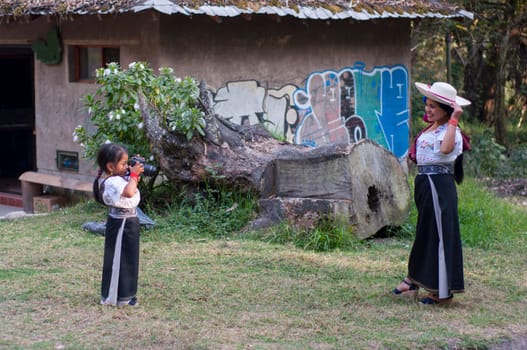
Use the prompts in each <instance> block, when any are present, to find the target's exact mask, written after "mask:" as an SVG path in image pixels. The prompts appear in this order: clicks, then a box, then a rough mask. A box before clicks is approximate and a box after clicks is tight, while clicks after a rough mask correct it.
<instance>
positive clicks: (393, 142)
mask: <svg viewBox="0 0 527 350" xmlns="http://www.w3.org/2000/svg"><path fill="white" fill-rule="evenodd" d="M365 66H366V65H365V64H364V63H362V62H357V63H355V64H354V65H353V66H352V67H346V68H342V69H341V70H338V71H334V70H326V71H322V72H313V73H311V74H310V75H309V76H308V77H307V79H306V83H305V85H304V87H297V86H295V85H293V84H286V85H284V86H281V87H279V88H278V89H276V88H269V87H265V86H262V85H261V84H260V83H259V82H258V81H255V80H244V81H235V82H229V83H227V84H226V85H225V86H223V87H221V88H219V89H218V90H217V91H216V92H213V99H212V105H213V108H214V110H215V112H216V113H218V114H219V115H221V116H223V117H224V118H226V119H228V120H230V121H232V122H234V123H237V124H255V123H263V124H264V125H266V127H267V128H268V129H270V130H272V131H273V132H275V133H278V134H282V135H283V136H284V137H285V138H286V139H287V140H289V141H291V142H294V143H298V144H305V145H310V146H313V147H314V146H320V145H324V144H330V143H353V142H357V141H359V140H360V139H363V138H369V139H372V140H374V141H376V142H377V143H379V144H380V145H382V146H384V147H385V148H386V149H388V150H390V151H391V152H393V153H394V154H395V155H396V156H397V157H399V158H402V157H404V156H405V155H406V154H407V152H408V141H409V140H408V137H409V126H408V115H409V107H408V72H407V70H406V68H405V67H404V66H402V65H394V66H377V67H374V68H373V69H372V70H371V71H367V70H365Z"/></svg>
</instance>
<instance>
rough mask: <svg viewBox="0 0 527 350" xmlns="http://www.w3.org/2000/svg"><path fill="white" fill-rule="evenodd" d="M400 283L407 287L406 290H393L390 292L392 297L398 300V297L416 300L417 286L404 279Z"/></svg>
mask: <svg viewBox="0 0 527 350" xmlns="http://www.w3.org/2000/svg"><path fill="white" fill-rule="evenodd" d="M401 283H404V284H406V285H407V286H408V288H407V289H398V288H394V289H393V290H392V292H391V295H392V297H396V298H400V297H411V298H417V294H418V293H419V287H418V286H417V284H415V283H412V282H409V281H407V280H406V278H405V279H403V281H402V282H401Z"/></svg>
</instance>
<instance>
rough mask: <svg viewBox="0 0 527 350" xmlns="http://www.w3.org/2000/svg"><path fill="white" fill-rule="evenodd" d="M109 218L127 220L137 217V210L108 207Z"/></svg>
mask: <svg viewBox="0 0 527 350" xmlns="http://www.w3.org/2000/svg"><path fill="white" fill-rule="evenodd" d="M110 216H111V217H113V218H117V219H121V218H129V217H133V216H137V210H136V208H116V207H110Z"/></svg>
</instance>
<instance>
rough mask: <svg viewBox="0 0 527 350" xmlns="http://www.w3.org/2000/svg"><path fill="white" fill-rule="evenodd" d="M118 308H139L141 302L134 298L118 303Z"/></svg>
mask: <svg viewBox="0 0 527 350" xmlns="http://www.w3.org/2000/svg"><path fill="white" fill-rule="evenodd" d="M117 306H139V302H138V301H137V297H133V298H132V299H130V300H123V301H118V302H117Z"/></svg>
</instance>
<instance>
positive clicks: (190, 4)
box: [0, 0, 472, 20]
mask: <svg viewBox="0 0 527 350" xmlns="http://www.w3.org/2000/svg"><path fill="white" fill-rule="evenodd" d="M149 9H152V10H155V11H159V12H161V13H165V14H183V15H188V16H192V15H199V14H204V15H209V16H217V17H235V16H240V15H251V14H263V15H279V16H293V17H297V18H309V19H321V20H333V19H335V20H336V19H346V18H351V19H356V20H369V19H382V18H435V17H437V18H452V17H469V18H471V17H472V14H471V13H469V12H467V11H464V10H463V9H461V8H459V7H457V6H455V5H452V4H449V3H447V2H446V1H436V0H347V1H343V0H305V1H300V0H270V1H266V0H253V1H243V0H183V1H181V0H0V16H4V17H5V16H9V17H20V16H35V15H37V16H38V15H59V16H68V15H84V14H111V13H122V12H139V11H144V10H149Z"/></svg>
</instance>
